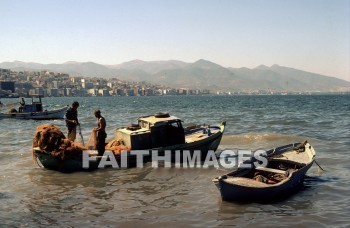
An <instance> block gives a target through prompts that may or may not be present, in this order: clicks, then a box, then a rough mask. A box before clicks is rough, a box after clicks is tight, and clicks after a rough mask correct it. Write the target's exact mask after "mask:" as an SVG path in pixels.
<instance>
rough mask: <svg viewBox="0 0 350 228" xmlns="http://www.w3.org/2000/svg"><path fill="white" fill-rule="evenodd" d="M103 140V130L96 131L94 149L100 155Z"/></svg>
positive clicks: (103, 147) (102, 150)
mask: <svg viewBox="0 0 350 228" xmlns="http://www.w3.org/2000/svg"><path fill="white" fill-rule="evenodd" d="M105 142H106V135H105V133H104V132H97V137H96V150H97V151H98V155H100V156H102V155H103V153H104V152H105Z"/></svg>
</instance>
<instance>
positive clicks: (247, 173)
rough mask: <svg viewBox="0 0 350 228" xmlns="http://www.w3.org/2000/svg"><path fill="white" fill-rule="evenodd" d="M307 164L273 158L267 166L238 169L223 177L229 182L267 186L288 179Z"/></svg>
mask: <svg viewBox="0 0 350 228" xmlns="http://www.w3.org/2000/svg"><path fill="white" fill-rule="evenodd" d="M305 165H306V164H302V163H297V162H295V161H291V160H285V159H271V160H269V162H268V165H267V166H266V167H256V168H252V169H250V168H247V169H238V170H237V171H235V172H232V173H230V174H228V175H224V176H222V177H221V178H223V179H225V181H226V182H228V183H234V184H239V185H244V186H251V187H253V186H254V187H266V186H268V185H271V184H277V183H279V182H281V181H283V180H285V179H287V178H288V177H289V176H290V174H291V173H292V172H295V171H297V170H299V169H301V168H302V167H304V166H305Z"/></svg>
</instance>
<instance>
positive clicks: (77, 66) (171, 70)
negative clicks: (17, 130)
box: [0, 59, 350, 92]
mask: <svg viewBox="0 0 350 228" xmlns="http://www.w3.org/2000/svg"><path fill="white" fill-rule="evenodd" d="M0 68H5V69H12V70H17V71H23V70H50V71H54V72H62V73H68V74H70V75H71V76H84V77H104V78H112V77H114V78H120V79H125V80H134V81H147V82H151V83H155V84H163V85H167V86H170V87H175V88H181V87H186V88H192V89H210V90H223V91H243V92H247V91H255V90H267V91H269V90H271V91H288V92H289V91H300V92H349V91H350V82H349V81H345V80H341V79H338V78H335V77H329V76H324V75H320V74H315V73H310V72H306V71H301V70H298V69H293V68H289V67H283V66H279V65H273V66H271V67H268V66H264V65H261V66H258V67H256V68H253V69H249V68H225V67H222V66H220V65H218V64H216V63H213V62H210V61H207V60H203V59H201V60H198V61H196V62H194V63H186V62H182V61H177V60H169V61H148V62H146V61H141V60H133V61H129V62H125V63H122V64H117V65H101V64H97V63H93V62H65V63H63V64H40V63H26V62H20V61H14V62H3V63H0Z"/></svg>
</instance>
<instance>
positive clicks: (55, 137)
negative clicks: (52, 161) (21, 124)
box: [33, 124, 86, 160]
mask: <svg viewBox="0 0 350 228" xmlns="http://www.w3.org/2000/svg"><path fill="white" fill-rule="evenodd" d="M37 147H38V148H39V149H40V150H36V151H41V152H42V153H50V155H51V156H54V157H56V156H60V157H61V158H62V160H64V159H65V158H67V157H74V156H76V157H81V155H82V152H83V150H84V149H86V148H85V147H82V146H79V145H77V144H74V143H73V142H71V141H69V140H68V139H67V138H66V137H65V136H64V134H63V133H62V131H61V130H60V128H58V127H57V126H55V125H51V124H44V125H40V126H38V127H37V128H36V132H35V134H34V139H33V148H37ZM33 158H36V156H35V153H34V150H33Z"/></svg>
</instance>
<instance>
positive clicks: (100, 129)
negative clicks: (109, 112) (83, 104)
mask: <svg viewBox="0 0 350 228" xmlns="http://www.w3.org/2000/svg"><path fill="white" fill-rule="evenodd" d="M94 114H95V117H96V118H97V128H94V129H93V130H94V131H95V132H96V150H97V151H98V154H99V155H103V153H104V152H105V146H106V145H105V144H106V137H107V133H106V120H105V118H104V117H103V116H101V111H100V110H95V112H94Z"/></svg>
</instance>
